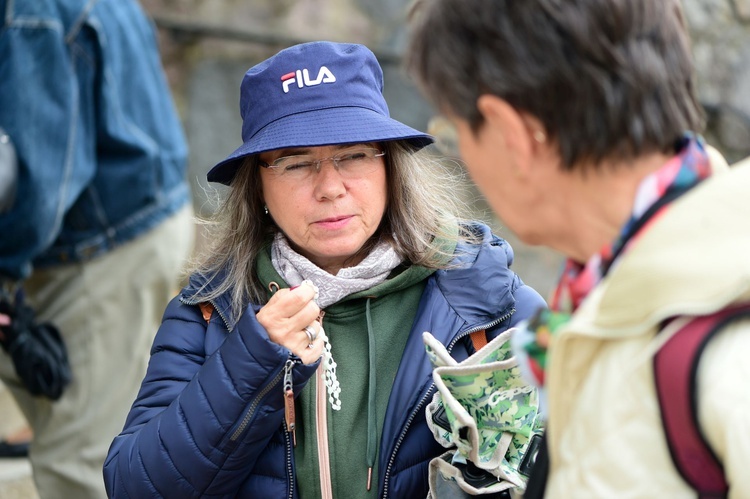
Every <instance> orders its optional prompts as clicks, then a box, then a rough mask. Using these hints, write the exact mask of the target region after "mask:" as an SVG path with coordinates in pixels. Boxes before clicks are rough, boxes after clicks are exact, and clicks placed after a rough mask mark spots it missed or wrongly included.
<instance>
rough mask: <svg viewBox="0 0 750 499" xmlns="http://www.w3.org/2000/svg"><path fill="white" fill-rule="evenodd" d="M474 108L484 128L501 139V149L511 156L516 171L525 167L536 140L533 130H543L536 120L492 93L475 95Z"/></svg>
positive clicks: (527, 164) (520, 171) (521, 170)
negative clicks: (482, 118) (477, 111)
mask: <svg viewBox="0 0 750 499" xmlns="http://www.w3.org/2000/svg"><path fill="white" fill-rule="evenodd" d="M477 109H478V110H479V112H480V113H481V114H482V116H483V117H484V119H485V126H486V127H487V132H488V133H489V134H491V135H494V137H492V138H493V139H494V140H497V141H501V142H502V145H503V149H504V153H505V154H507V155H508V156H509V159H512V160H513V164H514V165H515V166H516V168H518V170H519V171H518V173H519V174H523V173H524V172H525V171H527V169H528V168H529V167H530V166H531V165H532V163H533V162H532V161H531V159H532V157H533V155H534V153H535V152H536V146H537V144H538V140H534V133H535V132H534V131H535V130H543V127H541V126H540V123H539V120H537V119H536V118H534V117H533V116H532V115H530V114H529V113H526V112H519V111H518V110H516V108H514V107H513V106H511V105H510V104H508V102H507V101H506V100H504V99H501V98H500V97H498V96H496V95H491V94H484V95H482V96H480V97H479V99H477ZM537 133H538V132H537Z"/></svg>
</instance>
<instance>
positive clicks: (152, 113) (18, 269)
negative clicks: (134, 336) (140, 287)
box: [0, 0, 190, 279]
mask: <svg viewBox="0 0 750 499" xmlns="http://www.w3.org/2000/svg"><path fill="white" fill-rule="evenodd" d="M0 15H1V16H2V18H1V19H0V23H1V24H0V128H4V129H5V131H6V132H7V133H8V135H9V136H10V138H11V140H12V141H13V143H14V145H15V147H16V152H17V154H18V160H19V185H18V188H17V191H16V201H15V204H14V206H13V207H12V209H11V210H10V211H9V212H5V213H3V214H1V215H0V276H2V275H4V276H6V277H10V278H12V279H21V278H25V277H27V276H28V275H29V274H30V272H31V269H32V267H43V266H49V265H57V264H61V263H65V262H73V261H85V260H88V259H91V258H93V257H95V256H97V255H100V254H102V253H104V252H107V251H109V250H111V249H112V248H114V247H115V246H117V245H119V244H122V243H124V242H127V241H129V240H131V239H133V238H135V237H136V236H138V235H140V234H142V233H144V232H145V231H147V230H149V229H151V228H153V227H154V226H155V225H157V224H158V223H159V222H161V221H163V220H164V219H165V218H166V217H168V216H169V215H171V214H172V213H175V212H176V211H178V210H179V209H180V208H182V207H183V206H185V205H186V203H188V202H189V199H190V192H189V184H188V183H187V181H186V178H185V177H186V168H187V145H186V141H185V137H184V133H183V130H182V126H181V123H180V121H179V117H178V115H177V113H176V110H175V107H174V104H173V101H172V97H171V95H170V92H169V87H168V85H167V82H166V79H165V76H164V73H163V69H162V66H161V60H160V56H159V51H158V46H157V40H156V36H155V30H154V27H153V25H152V23H151V21H150V19H149V18H148V17H147V16H146V15H145V14H144V12H143V10H142V9H141V7H140V5H139V4H138V3H137V2H136V1H134V0H98V1H97V0H0Z"/></svg>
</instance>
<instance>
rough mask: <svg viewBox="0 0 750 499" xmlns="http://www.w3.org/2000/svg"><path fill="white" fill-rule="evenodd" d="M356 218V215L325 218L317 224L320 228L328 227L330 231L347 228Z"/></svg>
mask: <svg viewBox="0 0 750 499" xmlns="http://www.w3.org/2000/svg"><path fill="white" fill-rule="evenodd" d="M352 218H354V215H342V216H337V217H329V218H323V219H321V220H318V221H317V222H315V224H316V225H317V226H318V227H327V228H330V229H335V228H340V227H343V226H345V225H346V224H347V223H348V222H349V220H351V219H352Z"/></svg>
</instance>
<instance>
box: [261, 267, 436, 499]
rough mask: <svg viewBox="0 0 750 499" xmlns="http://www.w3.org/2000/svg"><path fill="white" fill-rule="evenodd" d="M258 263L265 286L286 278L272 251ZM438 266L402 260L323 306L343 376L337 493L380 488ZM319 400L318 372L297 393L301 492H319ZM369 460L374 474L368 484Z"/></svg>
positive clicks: (333, 432) (336, 436)
mask: <svg viewBox="0 0 750 499" xmlns="http://www.w3.org/2000/svg"><path fill="white" fill-rule="evenodd" d="M256 268H257V271H258V275H259V277H260V280H261V282H262V283H263V285H264V286H267V285H268V283H270V282H271V281H275V282H277V283H279V285H280V286H285V285H286V284H282V283H284V280H283V279H282V278H281V276H279V274H278V273H277V272H276V270H275V269H274V268H273V265H272V264H271V259H270V255H269V254H268V253H266V252H263V254H262V255H261V256H260V257H259V258H258V263H257V267H256ZM433 272H434V270H431V269H426V268H424V267H418V266H411V267H403V266H402V267H398V268H396V269H395V270H394V271H393V273H392V274H391V276H390V277H389V278H388V279H387V280H386V281H385V282H383V283H381V284H379V285H377V286H375V287H373V288H371V289H369V290H367V291H363V292H359V293H355V294H352V295H350V296H348V297H346V298H344V299H343V300H341V301H340V302H338V303H336V304H334V305H331V306H329V307H328V308H326V309H325V316H324V318H323V327H324V328H325V331H326V334H327V335H328V338H329V340H330V343H331V353H332V355H333V359H334V360H335V361H336V363H337V377H338V380H339V383H340V384H341V396H340V398H341V410H340V411H333V410H332V409H331V407H330V404H328V403H327V404H326V406H327V412H328V439H329V452H330V469H331V481H332V487H333V497H342V498H349V497H364V496H368V495H370V496H377V493H378V490H377V489H378V473H379V470H378V466H377V461H378V457H377V452H378V451H379V447H380V433H381V429H382V427H383V421H384V419H385V410H386V407H387V406H388V399H389V396H390V393H391V386H392V384H393V380H394V379H395V377H396V372H397V371H398V367H399V364H400V363H401V356H402V354H403V351H404V348H405V346H406V340H407V338H408V335H409V332H410V331H411V328H412V323H413V321H414V318H415V315H416V312H417V307H418V304H419V300H420V298H421V296H422V291H423V290H424V286H425V283H426V279H427V278H428V277H429V276H430V275H431V274H432V273H433ZM368 308H369V314H370V321H369V327H368V320H367V311H368ZM371 345H372V346H373V348H372V349H371ZM373 349H374V351H373ZM370 369H372V371H370ZM371 377H372V378H373V379H374V383H373V384H374V385H375V386H374V387H372V386H371V383H370V378H371ZM371 388H374V390H371ZM327 398H328V397H327V395H326V400H327ZM370 399H372V400H370ZM315 400H316V388H315V378H314V377H313V378H311V379H310V382H309V383H308V384H307V385H306V387H305V388H304V389H303V391H302V393H301V394H300V395H299V397H298V398H297V411H296V412H297V446H296V447H295V449H294V457H295V471H296V476H297V488H298V493H299V496H300V498H301V499H311V498H319V497H321V490H320V478H319V476H320V470H319V466H318V446H317V437H316V432H315ZM368 440H369V447H368ZM370 466H372V467H373V474H372V487H371V490H370V491H369V492H368V491H367V477H368V468H369V467H370Z"/></svg>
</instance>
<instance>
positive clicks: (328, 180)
mask: <svg viewBox="0 0 750 499" xmlns="http://www.w3.org/2000/svg"><path fill="white" fill-rule="evenodd" d="M317 166H318V168H317V173H316V174H315V175H313V183H314V189H315V199H318V200H323V199H336V198H337V197H340V196H343V195H344V194H346V184H345V183H344V179H343V178H342V177H341V174H340V173H339V171H338V168H337V167H336V165H335V163H334V162H333V160H332V159H331V158H328V159H324V160H322V161H320V163H318V165H317Z"/></svg>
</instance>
